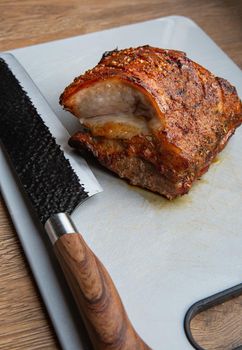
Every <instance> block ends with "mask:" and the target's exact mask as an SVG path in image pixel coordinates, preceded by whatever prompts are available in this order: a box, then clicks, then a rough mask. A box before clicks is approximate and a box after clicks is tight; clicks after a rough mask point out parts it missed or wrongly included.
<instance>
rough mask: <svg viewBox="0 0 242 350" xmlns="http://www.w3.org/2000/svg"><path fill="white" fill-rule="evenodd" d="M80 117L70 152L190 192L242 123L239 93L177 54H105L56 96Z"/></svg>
mask: <svg viewBox="0 0 242 350" xmlns="http://www.w3.org/2000/svg"><path fill="white" fill-rule="evenodd" d="M60 103H61V104H62V105H63V106H64V108H65V109H67V110H69V111H70V112H72V113H73V114H74V115H75V116H76V117H78V118H79V119H80V123H81V125H80V130H78V131H77V132H76V133H75V134H74V135H73V136H72V137H71V139H70V141H69V143H70V145H71V146H72V147H74V148H77V149H79V150H87V151H89V152H91V153H92V154H93V155H94V156H95V157H96V158H97V159H98V160H99V162H100V163H101V164H102V165H104V166H105V167H107V168H108V169H110V170H111V171H113V172H115V173H116V174H118V175H119V176H120V177H121V178H125V179H127V180H129V182H130V183H131V184H133V185H138V186H141V187H143V188H147V189H149V190H151V191H154V192H158V193H160V194H162V195H164V196H166V197H167V198H169V199H172V198H175V197H176V196H178V195H182V194H184V193H187V192H188V191H189V189H190V187H191V185H192V183H193V182H194V180H195V179H197V178H198V177H200V176H201V175H202V174H203V173H204V172H205V171H206V170H207V169H208V167H209V165H210V164H211V162H212V160H213V159H214V158H215V157H216V155H217V153H218V152H220V151H221V150H222V149H223V148H224V146H225V145H226V143H227V141H228V139H229V138H230V136H231V135H232V134H233V133H234V131H235V129H236V128H237V127H238V126H239V125H240V124H241V122H242V105H241V101H240V99H239V97H238V95H237V93H236V89H235V88H234V87H233V86H232V85H230V83H228V82H227V81H226V80H224V79H222V78H218V77H215V76H214V75H213V74H212V73H210V72H209V71H208V70H206V69H205V68H203V67H201V66H200V65H198V64H197V63H195V62H193V61H192V60H190V59H189V58H187V56H186V54H185V53H183V52H180V51H174V50H164V49H159V48H154V47H151V46H148V45H146V46H142V47H138V48H129V49H125V50H120V51H118V50H114V51H111V52H106V53H105V54H104V55H103V57H102V59H101V61H100V62H99V63H98V65H97V66H96V67H94V68H93V69H91V70H89V71H87V72H86V73H85V74H84V75H81V76H80V77H78V78H76V79H75V80H74V82H73V83H72V84H71V85H70V86H68V87H67V88H66V89H65V91H64V92H63V94H62V95H61V97H60Z"/></svg>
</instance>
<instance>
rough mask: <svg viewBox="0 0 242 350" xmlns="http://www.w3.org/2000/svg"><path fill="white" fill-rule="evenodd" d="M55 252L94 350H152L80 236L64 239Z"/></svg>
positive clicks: (73, 235) (64, 237) (100, 264)
mask: <svg viewBox="0 0 242 350" xmlns="http://www.w3.org/2000/svg"><path fill="white" fill-rule="evenodd" d="M54 251H55V254H56V256H57V258H58V260H59V263H60V265H61V267H62V270H63V272H64V274H65V277H66V280H67V282H68V284H69V286H70V288H71V291H72V293H73V296H74V298H75V300H76V303H77V305H78V308H79V310H80V313H81V315H82V318H83V321H84V323H85V326H86V328H87V331H88V333H89V336H90V339H91V342H92V344H93V347H94V349H95V350H109V349H110V350H111V349H112V350H147V349H150V348H149V347H148V346H147V345H146V344H145V343H144V342H143V340H142V339H141V338H140V337H139V335H138V334H137V333H136V331H135V330H134V328H133V326H132V325H131V323H130V321H129V319H128V316H127V314H126V311H125V309H124V306H123V304H122V301H121V299H120V297H119V294H118V292H117V290H116V288H115V286H114V284H113V281H112V279H111V277H110V275H109V274H108V272H107V270H106V269H105V267H104V266H103V264H102V263H101V262H100V261H99V260H98V258H97V257H96V256H95V255H94V253H93V252H92V251H91V249H90V248H89V247H88V246H87V244H86V243H85V241H84V239H83V237H82V236H81V235H80V234H79V233H71V234H70V233H68V234H64V235H63V236H61V237H60V238H59V239H58V240H57V241H56V242H55V244H54Z"/></svg>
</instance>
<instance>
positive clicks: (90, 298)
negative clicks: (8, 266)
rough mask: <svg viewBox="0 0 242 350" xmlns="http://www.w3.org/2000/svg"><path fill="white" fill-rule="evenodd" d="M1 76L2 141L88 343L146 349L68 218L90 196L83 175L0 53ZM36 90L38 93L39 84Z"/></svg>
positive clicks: (124, 349)
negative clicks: (62, 279) (50, 251)
mask: <svg viewBox="0 0 242 350" xmlns="http://www.w3.org/2000/svg"><path fill="white" fill-rule="evenodd" d="M4 57H8V56H7V55H5V56H4ZM11 61H15V64H14V66H15V67H18V66H19V67H20V68H19V69H20V70H21V74H22V76H24V79H25V81H28V82H29V85H33V82H32V81H31V79H30V77H29V76H28V75H27V73H26V72H24V70H23V68H22V67H21V65H20V64H19V63H18V62H17V60H16V59H14V58H13V57H11ZM0 77H1V79H0V96H1V97H0V125H1V127H0V138H1V144H2V145H3V149H4V151H5V152H6V153H7V156H8V158H9V161H10V163H11V165H12V166H13V168H14V169H15V172H16V175H17V176H18V178H19V180H20V183H21V186H22V187H23V188H24V190H25V193H26V196H27V198H28V200H29V201H30V202H31V205H32V207H33V209H34V213H35V216H36V220H40V222H41V223H42V225H43V226H44V228H45V231H46V233H47V235H48V236H49V238H50V241H51V243H52V244H53V249H54V252H55V254H56V257H57V260H58V261H59V264H60V266H61V268H62V270H63V273H64V275H65V278H66V280H67V283H68V285H69V287H70V289H71V291H72V294H73V297H74V299H75V301H76V304H77V306H78V309H79V311H80V314H81V316H82V319H83V321H84V324H85V326H86V329H87V332H88V334H89V337H90V340H91V342H92V345H93V348H94V349H96V350H106V349H107V350H109V349H110V350H111V349H112V350H135V349H136V350H141V349H142V350H144V349H150V348H149V347H148V346H147V345H146V344H145V342H144V341H143V340H142V339H141V338H140V336H139V335H138V334H137V332H136V331H135V329H134V328H133V326H132V324H131V322H130V320H129V319H128V316H127V313H126V311H125V309H124V306H123V304H122V301H121V299H120V297H119V294H118V292H117V290H116V288H115V286H114V284H113V282H112V279H111V277H110V276H109V274H108V272H107V270H106V269H105V267H104V266H103V264H102V263H101V262H100V261H99V259H98V258H97V257H96V256H95V254H94V253H93V252H92V250H91V249H90V248H89V247H88V245H87V244H86V242H85V241H84V239H83V237H82V236H81V234H80V233H79V232H78V230H77V228H76V227H75V225H74V223H73V222H72V220H71V217H70V215H71V213H72V212H73V210H74V209H75V208H76V207H77V206H78V205H79V204H80V203H82V202H83V201H85V200H86V199H88V198H89V196H90V193H89V191H87V189H86V186H85V181H84V179H81V181H80V180H79V178H78V176H77V174H76V173H75V172H74V170H73V168H72V166H71V164H70V161H69V160H68V159H67V158H66V157H65V154H64V152H63V150H62V149H61V148H60V146H59V145H58V144H57V143H56V140H55V139H54V137H53V136H52V134H51V132H50V130H49V129H48V127H47V126H46V125H45V123H44V122H43V120H42V118H41V116H40V115H39V113H38V110H37V109H36V107H35V106H34V105H33V103H32V101H31V99H30V98H29V96H28V94H27V93H26V92H25V91H24V90H23V88H22V87H21V85H20V83H19V81H18V80H17V78H16V77H15V75H14V73H13V72H12V70H11V69H10V67H9V66H8V64H7V62H6V60H5V59H3V58H0ZM27 85H28V84H27ZM25 86H26V85H25ZM35 94H37V95H38V94H40V92H39V91H38V89H36V90H35ZM41 98H43V97H42V96H41ZM45 103H47V102H45ZM85 180H86V179H85ZM87 188H88V186H87Z"/></svg>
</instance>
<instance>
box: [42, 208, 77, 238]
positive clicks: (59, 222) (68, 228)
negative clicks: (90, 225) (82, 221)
mask: <svg viewBox="0 0 242 350" xmlns="http://www.w3.org/2000/svg"><path fill="white" fill-rule="evenodd" d="M45 230H46V232H47V234H48V236H49V239H50V241H51V243H52V244H53V245H54V244H55V242H56V241H57V240H58V239H59V238H60V237H61V236H63V235H65V234H68V233H74V232H78V231H77V228H76V227H75V225H74V223H73V221H72V220H71V218H70V216H69V214H67V213H58V214H54V215H52V216H51V217H50V218H49V219H48V220H47V221H46V223H45Z"/></svg>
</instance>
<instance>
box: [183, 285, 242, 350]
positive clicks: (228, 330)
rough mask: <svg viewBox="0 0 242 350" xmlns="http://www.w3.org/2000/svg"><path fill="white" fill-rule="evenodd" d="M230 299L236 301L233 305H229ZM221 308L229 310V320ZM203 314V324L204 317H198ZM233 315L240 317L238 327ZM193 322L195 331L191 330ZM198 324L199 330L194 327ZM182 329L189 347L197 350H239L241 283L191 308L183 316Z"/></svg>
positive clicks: (240, 342) (241, 311)
mask: <svg viewBox="0 0 242 350" xmlns="http://www.w3.org/2000/svg"><path fill="white" fill-rule="evenodd" d="M234 298H238V299H237V300H236V303H234V302H232V299H234ZM237 301H238V302H237ZM225 307H226V311H228V310H229V309H230V307H231V316H230V312H226V313H225ZM235 308H236V310H235ZM205 311H206V316H205V322H204V315H205V314H203V315H202V313H204V312H205ZM236 312H237V313H238V314H239V315H241V322H239V323H238V319H237V318H236V321H235V320H234V318H233V315H234V313H236ZM215 313H216V317H214V315H215ZM219 315H221V318H220V316H219ZM225 315H226V317H225ZM195 318H196V328H193V320H194V319H195ZM199 318H200V319H202V321H201V322H199ZM199 323H201V325H202V324H203V327H201V329H200V328H199V329H198V327H197V325H199ZM204 324H205V325H206V326H205V327H204ZM184 329H185V333H186V336H187V338H188V340H189V341H190V343H191V345H192V346H193V347H194V348H195V349H197V350H242V283H240V284H238V285H237V286H234V287H232V288H229V289H226V290H224V291H222V292H219V293H217V294H214V295H212V296H209V297H207V298H205V299H202V300H200V301H198V302H196V303H195V304H193V305H192V306H191V307H190V308H189V309H188V311H187V313H186V316H185V319H184ZM207 339H209V341H208V340H207ZM211 339H214V342H212V341H211Z"/></svg>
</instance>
